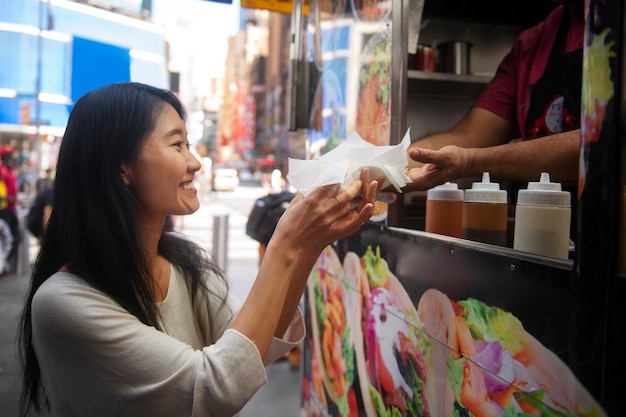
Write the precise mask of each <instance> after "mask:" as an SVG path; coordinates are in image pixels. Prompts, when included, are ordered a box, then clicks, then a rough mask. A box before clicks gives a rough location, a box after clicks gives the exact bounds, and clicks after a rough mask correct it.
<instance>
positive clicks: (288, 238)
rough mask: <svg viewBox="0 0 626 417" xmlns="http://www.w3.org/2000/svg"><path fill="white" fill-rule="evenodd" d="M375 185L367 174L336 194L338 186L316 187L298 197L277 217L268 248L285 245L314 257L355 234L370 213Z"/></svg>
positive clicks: (372, 208)
mask: <svg viewBox="0 0 626 417" xmlns="http://www.w3.org/2000/svg"><path fill="white" fill-rule="evenodd" d="M379 184H382V181H379V180H375V181H370V178H369V171H368V170H367V169H364V170H362V171H361V180H360V181H355V182H354V183H352V184H351V185H350V186H349V187H348V188H347V189H346V190H344V191H343V192H341V193H338V190H339V185H333V186H325V187H318V188H316V189H315V190H313V191H312V192H311V193H309V194H308V195H307V196H306V197H304V196H303V195H302V194H300V193H298V194H297V195H296V197H295V198H294V199H293V200H292V202H291V204H290V205H289V207H288V208H287V210H286V211H285V213H284V214H283V216H282V217H281V219H280V221H279V222H278V225H277V226H276V230H275V232H274V235H273V237H272V240H271V241H270V245H272V243H274V244H275V245H280V246H282V245H285V246H283V247H289V248H291V249H296V250H312V251H316V252H317V253H318V254H319V252H320V251H321V250H323V249H324V248H325V247H326V246H327V245H329V244H330V243H332V242H334V241H336V240H338V239H341V238H344V237H346V236H349V235H351V234H353V233H355V232H356V231H357V230H358V229H359V228H360V227H361V226H362V225H363V223H365V222H366V221H367V220H368V219H369V218H370V217H371V216H372V214H373V212H374V202H375V201H376V198H377V195H378V191H379Z"/></svg>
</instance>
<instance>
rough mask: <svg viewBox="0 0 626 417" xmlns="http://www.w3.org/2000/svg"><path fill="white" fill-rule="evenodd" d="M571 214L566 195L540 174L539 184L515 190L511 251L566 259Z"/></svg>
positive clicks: (559, 186)
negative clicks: (516, 191)
mask: <svg viewBox="0 0 626 417" xmlns="http://www.w3.org/2000/svg"><path fill="white" fill-rule="evenodd" d="M571 215H572V209H571V202H570V193H569V192H567V191H562V189H561V184H560V183H555V182H550V174H548V173H547V172H542V173H541V179H540V180H539V182H529V183H528V188H527V189H525V190H519V193H518V197H517V204H516V206H515V232H514V236H513V249H518V250H521V251H525V252H532V253H536V254H539V255H545V256H552V257H555V258H561V259H568V254H569V232H570V218H571Z"/></svg>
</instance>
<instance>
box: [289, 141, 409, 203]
mask: <svg viewBox="0 0 626 417" xmlns="http://www.w3.org/2000/svg"><path fill="white" fill-rule="evenodd" d="M410 131H411V129H409V130H407V132H406V134H405V135H404V138H403V139H402V142H400V143H399V144H397V145H392V146H376V145H373V144H371V143H369V142H366V141H364V140H363V139H361V137H360V136H359V134H358V133H356V132H352V133H351V134H350V135H349V136H348V137H347V138H346V140H345V141H343V142H342V143H341V144H340V145H339V146H337V147H336V148H335V149H333V150H332V151H330V152H328V153H326V154H324V155H322V156H321V157H319V158H318V159H311V160H302V159H293V158H289V182H290V183H291V185H292V186H293V187H294V188H295V189H296V190H298V191H300V192H301V193H302V194H304V195H307V194H308V193H310V192H311V191H313V190H314V189H315V188H317V187H321V186H324V185H332V184H341V186H340V191H341V190H344V189H345V188H346V187H348V186H349V185H350V184H352V183H353V182H354V181H355V180H360V179H361V169H363V168H369V170H370V178H371V179H372V180H375V179H377V178H379V177H381V176H384V177H385V181H384V183H383V186H382V188H387V187H389V186H390V185H393V186H394V188H395V189H396V190H397V191H398V192H402V187H404V186H405V185H406V184H407V183H409V182H411V179H410V178H409V177H408V176H407V175H406V174H405V172H404V171H405V169H406V167H407V165H408V156H407V154H406V150H407V148H408V147H409V145H410V144H411V136H410V134H409V133H410Z"/></svg>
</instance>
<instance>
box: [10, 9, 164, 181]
mask: <svg viewBox="0 0 626 417" xmlns="http://www.w3.org/2000/svg"><path fill="white" fill-rule="evenodd" d="M150 5H151V2H150V1H146V0H97V1H96V0H93V1H92V0H89V1H65V0H48V1H38V0H2V5H1V7H0V144H6V143H14V144H16V145H17V146H18V149H19V152H20V157H21V158H22V159H26V160H31V161H33V162H35V163H36V165H37V166H38V167H39V168H40V169H45V168H47V167H50V166H53V165H54V162H55V158H56V155H57V148H58V145H59V143H60V137H61V136H62V134H63V130H64V127H65V125H66V123H67V118H68V115H69V112H70V109H71V107H72V105H73V103H74V102H75V101H76V100H77V99H78V98H79V97H80V96H81V95H83V94H84V93H86V92H87V91H89V90H92V89H94V88H97V87H99V86H102V85H105V84H109V83H111V82H119V81H138V82H143V83H147V84H151V85H155V86H157V87H163V88H169V86H170V84H169V74H168V67H167V62H168V59H167V45H166V41H165V37H164V29H163V27H162V26H160V25H156V24H154V23H152V22H151V21H150V20H149V19H150Z"/></svg>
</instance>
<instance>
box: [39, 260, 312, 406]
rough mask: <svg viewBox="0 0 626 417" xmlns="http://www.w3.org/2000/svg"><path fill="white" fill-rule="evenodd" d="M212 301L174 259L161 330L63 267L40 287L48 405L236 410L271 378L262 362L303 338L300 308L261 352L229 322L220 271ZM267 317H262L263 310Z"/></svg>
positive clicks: (232, 305)
mask: <svg viewBox="0 0 626 417" xmlns="http://www.w3.org/2000/svg"><path fill="white" fill-rule="evenodd" d="M208 284H209V288H210V289H211V292H212V295H210V296H209V303H208V304H209V306H210V307H209V306H207V303H205V302H204V301H203V300H201V299H200V297H196V298H197V299H196V300H195V301H194V302H195V303H196V306H197V312H198V314H197V315H195V314H194V312H193V310H192V308H191V306H192V300H191V294H190V291H189V289H188V287H187V284H186V281H185V279H184V278H183V276H182V274H181V273H180V271H179V270H178V269H177V268H174V267H173V268H172V274H171V279H170V285H169V289H168V294H167V296H166V298H165V299H164V300H163V302H161V303H160V305H159V312H160V314H161V324H162V328H163V331H158V330H156V329H155V328H154V327H150V326H146V325H145V324H143V323H141V322H140V321H139V320H138V319H137V318H136V317H135V316H133V315H131V314H130V313H129V312H128V311H126V310H125V309H124V308H123V307H121V306H120V305H119V304H117V303H116V302H115V301H113V300H112V299H111V298H110V297H108V296H107V295H105V294H104V293H102V292H101V291H99V290H97V289H95V288H93V287H91V286H90V285H89V284H87V283H86V282H85V281H83V280H82V279H80V278H79V277H77V276H76V275H74V274H71V273H66V272H58V273H56V274H54V275H53V276H51V277H50V278H49V279H48V280H47V281H46V282H45V283H44V284H43V285H42V286H41V287H40V288H39V289H38V290H37V292H36V294H35V296H34V299H33V304H32V321H33V345H34V348H35V352H36V354H37V358H38V360H39V365H40V367H41V373H42V381H43V386H44V389H45V392H46V395H47V396H48V398H49V400H50V403H51V407H52V413H53V415H55V416H59V417H61V416H62V417H71V416H81V417H86V416H98V417H100V416H108V417H113V416H134V417H140V416H150V417H157V416H168V417H172V416H175V417H182V416H198V417H200V416H232V415H234V414H236V413H237V412H238V411H239V410H240V409H241V408H242V407H243V406H244V405H245V404H246V402H247V401H248V400H249V399H250V398H251V397H252V395H253V394H254V393H255V392H256V391H257V390H258V389H259V388H260V387H261V386H262V385H264V384H265V382H266V375H265V369H264V364H268V363H271V362H273V361H274V360H276V359H277V358H279V357H281V356H282V355H283V354H284V353H285V352H287V351H289V350H290V349H291V348H293V347H294V346H295V345H296V344H298V343H299V342H300V341H301V340H302V339H303V338H304V321H303V319H302V314H301V312H298V314H296V316H295V317H294V318H293V321H292V323H291V325H290V326H289V329H288V331H287V333H286V334H285V336H284V338H283V339H277V338H274V340H273V341H272V344H271V346H270V350H269V351H268V353H267V355H266V357H265V358H264V359H262V358H261V357H260V354H259V351H258V350H257V348H256V346H255V345H254V344H253V343H252V342H251V341H250V340H249V339H248V338H247V337H245V336H244V335H243V334H241V333H239V332H237V331H235V330H232V329H228V326H229V324H230V322H231V321H232V319H233V318H234V316H235V315H236V313H237V311H238V309H239V301H238V300H237V299H236V298H235V297H234V296H232V295H231V294H228V295H226V303H225V304H224V305H223V306H222V307H221V308H219V307H220V301H219V297H222V298H223V297H224V296H225V294H226V292H225V289H224V287H223V285H221V284H220V280H218V279H217V278H215V277H210V278H209V280H208ZM260 319H262V318H260Z"/></svg>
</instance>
